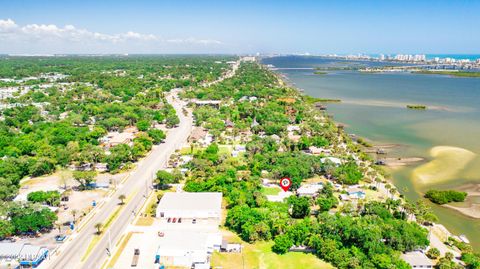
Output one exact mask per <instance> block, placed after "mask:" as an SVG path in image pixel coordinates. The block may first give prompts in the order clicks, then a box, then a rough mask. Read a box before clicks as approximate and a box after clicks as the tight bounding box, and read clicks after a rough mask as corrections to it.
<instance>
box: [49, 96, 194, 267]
mask: <svg viewBox="0 0 480 269" xmlns="http://www.w3.org/2000/svg"><path fill="white" fill-rule="evenodd" d="M176 93H177V92H176V91H174V92H173V94H172V95H170V96H169V97H167V100H168V101H169V103H170V104H172V105H173V107H174V108H175V110H176V112H177V115H178V117H179V118H180V124H179V125H178V127H176V128H173V129H170V130H169V132H168V135H167V138H166V139H165V143H162V144H160V145H158V146H155V147H154V149H153V150H152V152H151V153H150V154H149V155H148V156H147V157H146V158H145V159H144V160H142V161H141V163H139V165H138V166H137V168H136V169H135V170H134V171H132V172H131V174H130V177H129V178H128V179H127V181H126V182H125V183H124V184H123V186H119V188H118V190H117V191H116V193H115V194H114V195H113V196H112V198H111V199H109V200H108V201H106V202H105V204H103V206H102V207H101V208H100V209H99V211H98V212H97V213H96V214H95V215H94V216H93V217H92V219H91V220H90V221H89V222H88V223H87V224H86V225H85V226H84V227H83V228H82V229H81V231H79V232H77V233H74V234H73V235H72V237H73V240H71V241H69V242H66V243H65V246H64V248H60V250H59V255H58V256H57V257H56V258H53V257H51V260H49V261H45V262H44V263H45V267H43V266H42V268H52V269H64V268H69V269H70V268H71V269H73V268H84V269H94V268H100V267H101V266H102V264H103V262H104V261H105V259H106V258H107V248H110V242H111V246H112V247H114V246H115V244H116V243H117V242H118V240H119V239H120V237H121V235H122V233H123V232H124V230H125V229H126V227H127V226H128V224H129V223H130V222H131V221H132V220H133V219H134V215H135V214H136V213H137V212H138V210H139V209H140V207H141V206H142V205H143V203H144V202H145V197H146V194H147V193H148V192H149V191H150V186H152V179H153V176H154V174H155V172H156V171H158V170H160V169H162V168H165V166H166V163H167V161H168V159H169V157H170V155H171V154H172V153H173V152H174V151H175V150H176V149H179V148H180V147H181V146H182V145H183V144H184V143H185V142H186V141H187V138H188V136H189V135H190V133H191V130H192V124H193V123H192V117H191V115H190V114H189V115H188V116H185V115H184V114H183V112H182V108H183V107H184V106H185V104H184V103H183V102H182V101H180V100H178V99H177V98H175V97H176V96H177V95H176ZM121 194H125V195H126V196H127V197H130V196H132V195H133V197H132V198H131V199H129V200H128V201H127V203H126V204H125V206H124V208H123V209H122V211H121V212H120V213H119V215H118V217H117V218H116V219H115V220H114V221H113V223H112V224H110V226H109V227H108V228H107V229H105V230H104V231H103V237H101V239H100V240H99V241H98V243H97V244H96V246H95V248H94V249H93V250H92V251H91V252H90V255H89V256H88V257H87V258H86V259H85V260H84V261H83V262H82V261H81V259H82V257H83V256H84V254H85V252H86V250H87V248H88V246H89V244H90V242H91V240H92V238H93V237H94V234H95V232H96V229H95V227H94V226H95V224H96V223H99V222H100V223H105V222H106V221H107V219H108V217H109V216H110V215H111V214H112V213H113V212H114V211H115V209H116V208H117V207H118V202H119V200H118V199H117V197H118V196H119V195H121ZM111 252H112V253H113V251H111Z"/></svg>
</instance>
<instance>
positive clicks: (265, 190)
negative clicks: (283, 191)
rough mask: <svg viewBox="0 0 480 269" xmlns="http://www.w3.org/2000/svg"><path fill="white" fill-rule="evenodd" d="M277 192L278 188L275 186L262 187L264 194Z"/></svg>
mask: <svg viewBox="0 0 480 269" xmlns="http://www.w3.org/2000/svg"><path fill="white" fill-rule="evenodd" d="M279 192H280V189H279V188H275V187H270V188H265V187H263V188H262V193H263V194H265V195H277V194H278V193H279Z"/></svg>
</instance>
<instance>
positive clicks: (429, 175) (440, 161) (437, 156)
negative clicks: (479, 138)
mask: <svg viewBox="0 0 480 269" xmlns="http://www.w3.org/2000/svg"><path fill="white" fill-rule="evenodd" d="M430 156H432V157H433V160H432V161H430V162H428V163H426V164H423V165H421V166H419V167H417V168H415V169H414V170H413V177H414V179H415V182H416V183H421V184H425V185H426V184H435V183H440V182H444V181H447V180H451V179H455V178H457V177H458V176H459V174H460V173H461V172H462V170H463V169H464V168H465V167H466V166H467V165H468V164H469V163H470V162H471V161H472V160H473V159H474V158H475V156H476V154H475V153H473V152H471V151H469V150H466V149H464V148H459V147H451V146H437V147H433V148H432V149H431V150H430Z"/></svg>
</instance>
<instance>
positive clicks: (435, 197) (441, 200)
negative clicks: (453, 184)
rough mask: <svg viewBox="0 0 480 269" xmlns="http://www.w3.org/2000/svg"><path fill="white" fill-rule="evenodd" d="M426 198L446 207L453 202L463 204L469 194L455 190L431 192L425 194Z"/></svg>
mask: <svg viewBox="0 0 480 269" xmlns="http://www.w3.org/2000/svg"><path fill="white" fill-rule="evenodd" d="M425 198H428V199H429V200H430V201H432V202H433V203H435V204H439V205H444V204H448V203H451V202H463V201H465V198H467V193H466V192H463V191H455V190H445V191H439V190H429V191H427V193H425Z"/></svg>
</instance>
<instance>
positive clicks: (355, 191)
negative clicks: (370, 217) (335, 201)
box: [347, 188, 366, 199]
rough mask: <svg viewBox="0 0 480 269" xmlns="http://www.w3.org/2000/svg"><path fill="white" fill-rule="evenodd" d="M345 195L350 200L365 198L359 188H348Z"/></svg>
mask: <svg viewBox="0 0 480 269" xmlns="http://www.w3.org/2000/svg"><path fill="white" fill-rule="evenodd" d="M347 193H348V196H349V197H350V199H364V198H365V196H366V194H365V192H364V191H363V190H362V189H359V188H349V189H348V190H347Z"/></svg>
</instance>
